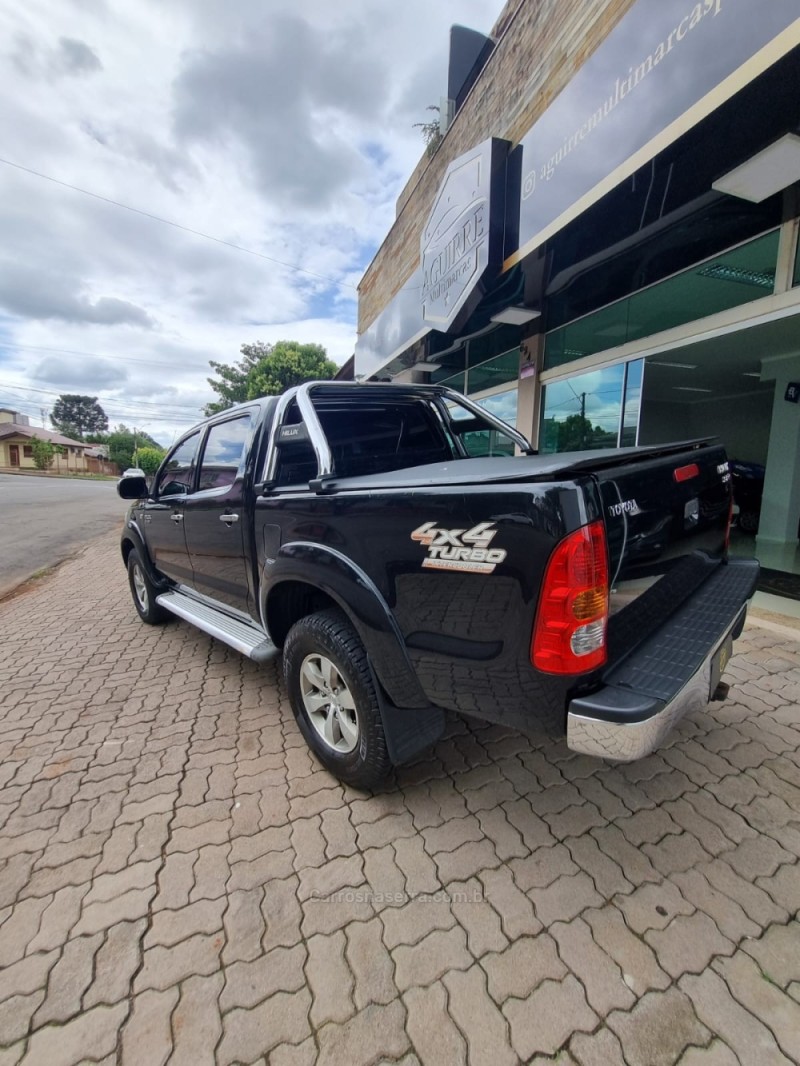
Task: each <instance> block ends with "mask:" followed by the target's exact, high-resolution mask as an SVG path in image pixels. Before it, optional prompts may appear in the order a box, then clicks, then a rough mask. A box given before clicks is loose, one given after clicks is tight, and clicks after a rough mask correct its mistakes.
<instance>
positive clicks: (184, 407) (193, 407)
mask: <svg viewBox="0 0 800 1066" xmlns="http://www.w3.org/2000/svg"><path fill="white" fill-rule="evenodd" d="M3 388H6V389H12V390H14V391H15V392H41V393H43V394H45V395H47V396H63V395H64V391H63V389H62V390H61V392H59V391H58V390H57V389H37V388H34V387H33V386H32V385H4V386H3ZM100 399H102V401H103V403H107V404H113V405H114V406H116V407H131V408H139V407H157V408H158V409H159V410H160V411H163V410H164V408H165V407H170V408H173V409H175V410H181V411H199V410H200V406H201V405H200V404H199V403H198V404H188V403H169V402H165V403H151V402H150V401H148V400H142V401H141V402H140V401H139V400H132V401H127V400H115V399H113V398H112V397H107V398H104V397H101V398H100Z"/></svg>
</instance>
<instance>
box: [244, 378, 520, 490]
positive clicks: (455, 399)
mask: <svg viewBox="0 0 800 1066" xmlns="http://www.w3.org/2000/svg"><path fill="white" fill-rule="evenodd" d="M373 387H374V388H375V389H379V388H381V387H383V388H386V387H387V386H386V384H385V383H383V382H375V384H374V385H373V384H372V383H369V382H361V381H307V382H306V383H305V384H304V385H295V386H294V387H293V388H291V389H287V390H286V392H284V393H283V394H282V395H281V396H280V397H279V399H278V404H277V406H276V408H275V417H274V419H273V422H272V428H271V430H270V435H269V446H268V449H267V460H266V463H265V466H264V484H265V486H266V485H270V484H271V483H272V482H273V481H274V480H275V476H276V474H277V470H278V450H279V448H278V444H277V437H278V431H279V429H280V428H281V426H282V425H283V424H284V419H285V418H286V415H287V412H288V410H289V407H290V406H291V404H292V402H293V401H295V400H296V401H297V407H298V410H299V412H300V417H301V419H302V420H303V424H304V425H305V427H306V431H307V432H308V440H309V443H310V444H311V447H312V448H313V450H314V454H315V456H316V458H317V477H319V478H322V477H330V475H331V474H333V472H334V470H333V456H332V454H331V449H330V446H329V444H328V438H327V437H326V436H325V431H324V430H323V428H322V424H321V423H320V420H319V418H318V417H317V412H316V411H315V409H314V404H313V403H312V402H311V393H312V391H315V390H317V389H319V390H321V391H325V390H326V389H341V388H362V389H363V388H373ZM401 387H402V386H401ZM417 388H420V389H421V390H422V389H425V388H426V386H421V387H420V386H417ZM427 388H429V389H430V393H431V396H432V398H433V397H437V398H440V399H442V400H445V401H447V402H450V403H455V404H458V405H459V406H460V407H463V408H464V409H465V410H467V411H469V412H470V413H471V414H473V415H475V417H476V418H480V419H481V420H482V421H483V422H486V423H487V424H488V425H489V426H491V427H492V428H493V429H496V430H499V432H501V433H504V434H505V435H506V436H507V437H509V438H510V439H511V440H513V441H514V443H515V444H516V445H517V447H518V448H519V449H520V450H521V451H522V452H524V453H525V454H527V455H533V454H535V452H534V449H533V448H532V447H531V444H530V441H529V440H528V439H527V438H526V437H524V436H523V435H522V433H520V432H519V431H518V430H516V429H514V428H513V426H509V425H508V424H507V423H505V422H504V421H503V420H502V419H501V418H497V417H496V416H495V415H493V414H491V413H490V412H489V411H487V410H485V408H483V407H481V406H480V404H477V403H474V402H473V401H472V400H470V399H468V398H467V397H466V396H463V395H462V394H461V393H460V392H455V391H454V390H453V389H448V388H447V387H445V386H427ZM441 409H442V411H443V413H444V414H445V415H446V416H447V420H448V422H450V423H451V424H452V421H453V420H452V418H450V416H449V414H448V412H447V407H446V404H443V405H442V408H441Z"/></svg>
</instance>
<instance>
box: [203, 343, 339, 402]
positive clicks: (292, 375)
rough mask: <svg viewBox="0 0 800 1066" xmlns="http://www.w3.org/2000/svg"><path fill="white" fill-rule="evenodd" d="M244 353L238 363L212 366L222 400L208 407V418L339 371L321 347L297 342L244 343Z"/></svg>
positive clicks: (210, 383)
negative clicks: (248, 401) (232, 407)
mask: <svg viewBox="0 0 800 1066" xmlns="http://www.w3.org/2000/svg"><path fill="white" fill-rule="evenodd" d="M241 353H242V355H243V357H244V358H243V359H241V360H240V361H239V362H238V363H232V364H228V365H225V364H223V363H214V362H212V363H211V367H212V369H213V370H215V371H216V373H217V374H218V376H219V380H218V381H214V380H213V379H212V378H209V379H208V383H209V385H210V386H211V388H212V389H213V390H214V391H215V392H216V393H217V395H218V396H219V400H215V401H214V402H213V403H210V404H207V405H206V409H205V411H206V414H207V415H213V414H216V413H217V412H219V411H224V410H225V409H226V408H227V407H231V406H233V404H235V403H244V402H245V400H254V399H256V397H258V396H276V395H278V394H279V393H281V392H284V391H285V390H286V389H289V388H291V387H292V386H293V385H301V384H302V383H303V382H304V381H317V380H320V379H321V380H327V379H329V378H332V377H333V376H334V374H335V373H336V370H337V366H336V364H335V363H334V362H333V361H332V360H330V359H328V353H327V352H326V350H325V349H324V348H323V347H322V345H321V344H300V343H299V342H298V341H276V342H275V344H264V343H263V342H262V341H256V342H255V343H253V344H243V345H242V347H241Z"/></svg>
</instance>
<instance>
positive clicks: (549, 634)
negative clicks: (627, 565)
mask: <svg viewBox="0 0 800 1066" xmlns="http://www.w3.org/2000/svg"><path fill="white" fill-rule="evenodd" d="M607 623H608V555H607V552H606V533H605V527H604V525H603V523H602V521H597V522H592V523H591V524H590V525H588V526H582V527H581V528H580V529H576V530H575V532H574V533H570V535H569V536H568V537H565V538H564V540H562V541H561V542H560V543H559V544H558V545H557V547H556V549H555V551H554V552H553V554H552V555H551V556H550V561H549V562H548V564H547V571H546V573H545V576H544V583H543V586H542V595H541V599H540V601H539V610H538V612H537V615H536V625H535V626H534V629H533V638H532V640H531V662H532V663H533V665H534V666H535V667H536V668H537V669H538V670H542V671H544V672H545V673H548V674H580V673H584V672H585V671H586V670H594V669H595V668H596V667H598V666H602V665H603V664H604V663H605V661H606V626H607Z"/></svg>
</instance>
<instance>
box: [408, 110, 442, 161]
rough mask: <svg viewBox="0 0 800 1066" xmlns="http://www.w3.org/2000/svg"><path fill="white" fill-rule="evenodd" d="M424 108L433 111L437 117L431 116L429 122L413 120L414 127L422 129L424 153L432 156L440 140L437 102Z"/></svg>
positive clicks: (440, 132) (440, 130) (440, 131)
mask: <svg viewBox="0 0 800 1066" xmlns="http://www.w3.org/2000/svg"><path fill="white" fill-rule="evenodd" d="M425 110H426V111H435V112H436V115H437V117H436V118H432V119H431V120H430V122H415V123H414V129H415V130H416V129H419V130H422V136H423V139H424V140H425V151H426V154H427V155H429V156H432V155H435V154H436V149H437V148H438V147H439V145H440V144H441V142H442V128H441V123H440V118H439V117H438V116H439V113H440V108H439V106H438V104H428V106H427V107H426V108H425Z"/></svg>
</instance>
